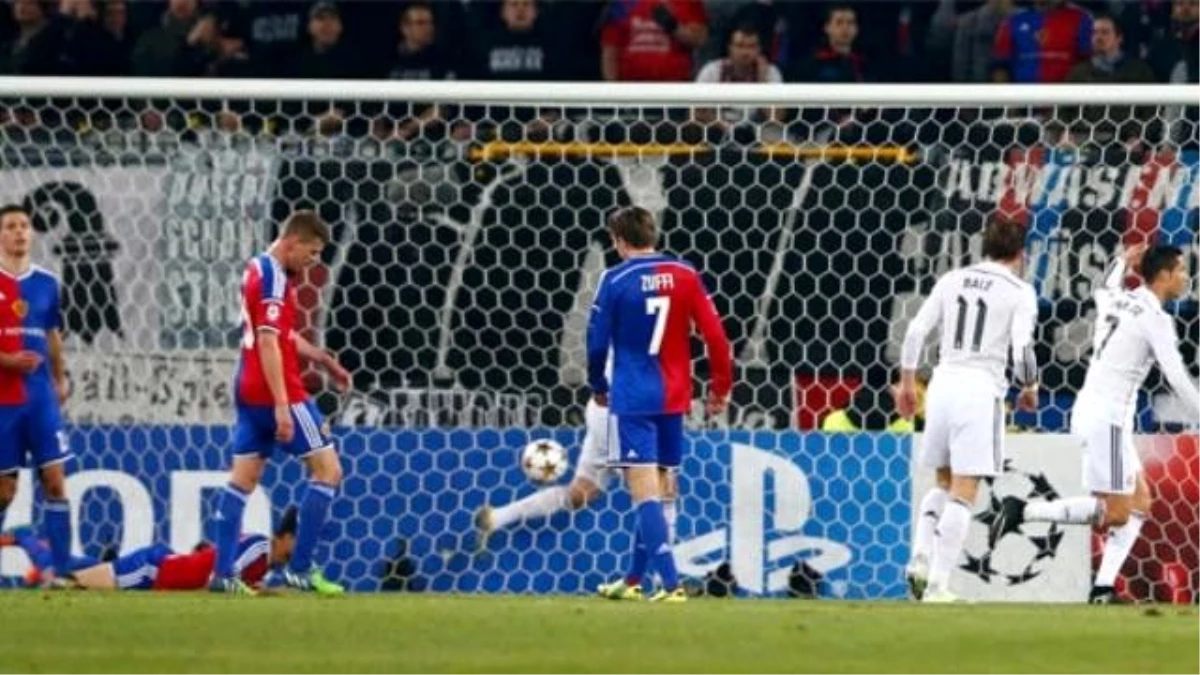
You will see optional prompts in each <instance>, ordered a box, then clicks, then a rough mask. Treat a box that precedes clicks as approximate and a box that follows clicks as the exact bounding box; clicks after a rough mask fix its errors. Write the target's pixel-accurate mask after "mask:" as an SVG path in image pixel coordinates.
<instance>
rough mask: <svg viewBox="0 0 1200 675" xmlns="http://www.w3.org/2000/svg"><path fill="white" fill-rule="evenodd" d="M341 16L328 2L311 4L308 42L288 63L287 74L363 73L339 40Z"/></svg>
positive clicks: (320, 76)
mask: <svg viewBox="0 0 1200 675" xmlns="http://www.w3.org/2000/svg"><path fill="white" fill-rule="evenodd" d="M342 30H343V26H342V16H341V14H340V13H339V12H338V8H337V5H335V4H333V3H332V2H318V3H317V4H315V5H313V8H312V11H311V12H310V13H309V18H308V44H307V45H306V46H305V47H304V49H303V50H301V52H300V54H299V55H298V56H297V57H296V59H295V62H294V63H293V65H292V70H291V76H292V77H299V78H306V79H316V80H336V79H353V78H357V77H362V76H363V75H364V64H363V63H362V62H361V59H360V58H359V56H358V55H357V54H355V53H354V51H353V50H352V49H351V48H350V47H349V46H348V45H347V44H346V42H345V41H343V40H342Z"/></svg>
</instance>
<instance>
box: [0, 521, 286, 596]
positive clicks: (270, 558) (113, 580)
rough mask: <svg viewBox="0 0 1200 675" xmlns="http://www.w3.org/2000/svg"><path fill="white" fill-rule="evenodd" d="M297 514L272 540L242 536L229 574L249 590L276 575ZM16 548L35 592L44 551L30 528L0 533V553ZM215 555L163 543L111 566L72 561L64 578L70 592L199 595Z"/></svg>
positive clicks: (46, 562)
mask: <svg viewBox="0 0 1200 675" xmlns="http://www.w3.org/2000/svg"><path fill="white" fill-rule="evenodd" d="M296 516H297V513H296V508H295V507H291V508H289V509H288V510H287V511H285V512H284V514H283V519H282V520H281V521H280V523H279V527H277V528H276V529H275V533H274V534H273V535H272V536H271V537H269V538H268V537H266V536H264V535H261V534H249V535H245V536H243V537H242V538H241V540H240V541H239V542H238V546H237V557H236V559H235V560H234V571H235V573H236V574H237V575H238V577H240V578H241V580H242V581H243V582H244V583H245V584H246V585H247V586H249V587H251V588H258V587H260V586H261V585H262V583H263V579H264V577H266V575H267V572H269V571H270V570H274V569H280V568H282V567H283V566H284V565H286V564H287V563H288V561H289V560H290V559H291V557H292V548H293V547H294V546H295V541H296ZM5 546H17V547H19V548H21V549H22V550H23V551H25V554H26V555H27V556H29V560H30V563H31V568H30V570H29V572H28V573H27V574H26V576H25V583H26V584H27V585H30V586H36V585H37V584H38V583H40V581H41V575H42V570H46V569H48V568H50V567H51V566H52V560H53V558H52V556H51V553H50V547H49V545H48V544H47V543H46V542H45V541H43V540H41V539H39V538H38V537H37V536H36V535H34V534H33V531H32V530H30V529H29V528H17V529H15V530H13V531H11V532H4V533H0V548H3V547H5ZM216 559H217V550H216V549H215V548H214V547H213V546H212V544H210V543H208V542H201V543H200V544H199V545H197V546H196V548H195V549H194V550H192V551H191V552H189V553H176V552H175V551H173V550H172V549H171V547H170V546H167V545H166V544H163V543H156V544H151V545H149V546H144V547H142V548H139V549H135V550H133V551H130V552H129V553H127V554H125V555H123V556H120V557H118V558H116V559H114V560H112V561H107V562H106V561H100V560H96V559H95V558H89V557H86V556H82V557H75V558H72V560H71V572H70V573H69V574H67V575H66V576H65V578H66V579H67V580H68V582H69V583H70V584H71V585H72V586H73V587H75V588H83V589H91V590H122V591H198V590H203V589H205V588H207V587H208V580H209V577H211V576H212V572H213V568H214V566H215V564H216Z"/></svg>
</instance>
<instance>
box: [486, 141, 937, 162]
mask: <svg viewBox="0 0 1200 675" xmlns="http://www.w3.org/2000/svg"><path fill="white" fill-rule="evenodd" d="M718 150H720V148H717V147H715V146H712V145H707V144H703V143H557V142H546V143H530V142H519V143H506V142H502V141H493V142H490V143H484V144H483V145H480V146H478V147H475V148H471V151H470V157H471V160H472V161H476V162H490V161H493V160H496V159H504V158H506V157H510V156H512V155H533V156H537V157H555V158H561V157H573V158H588V157H674V156H679V155H696V154H704V153H709V152H717V151H718ZM746 152H748V153H749V154H752V155H764V156H766V157H770V158H772V159H822V160H827V161H852V162H853V161H865V162H891V163H899V164H911V163H913V162H915V161H917V153H916V152H913V151H912V150H910V149H908V148H905V147H902V146H897V145H854V146H847V145H828V146H803V145H793V144H791V143H767V144H762V145H755V146H751V147H749V148H747V149H746Z"/></svg>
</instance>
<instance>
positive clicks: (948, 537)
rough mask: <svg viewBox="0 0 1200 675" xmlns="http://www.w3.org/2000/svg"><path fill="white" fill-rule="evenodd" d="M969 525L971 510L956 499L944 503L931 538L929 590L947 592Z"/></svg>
mask: <svg viewBox="0 0 1200 675" xmlns="http://www.w3.org/2000/svg"><path fill="white" fill-rule="evenodd" d="M970 524H971V508H970V507H969V506H967V505H966V504H965V503H963V502H961V501H959V500H957V499H949V500H947V501H946V506H945V508H943V509H942V517H941V518H939V519H938V523H937V530H936V532H935V533H934V538H933V560H932V562H931V564H930V565H929V588H931V589H937V590H942V591H945V590H949V587H950V572H952V571H953V570H954V566H955V564H956V563H957V562H958V557H959V556H960V555H962V548H963V542H965V541H966V539H967V528H968V527H969V526H970Z"/></svg>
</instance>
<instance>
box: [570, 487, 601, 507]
mask: <svg viewBox="0 0 1200 675" xmlns="http://www.w3.org/2000/svg"><path fill="white" fill-rule="evenodd" d="M599 494H600V490H599V489H598V488H597V487H596V486H595V485H593V484H592V483H591V481H588V480H586V479H580V480H576V481H573V482H572V483H571V486H570V487H569V488H567V506H568V507H570V508H571V509H572V510H575V511H578V510H579V509H582V508H583V507H585V506H587V505H588V503H589V502H591V501H592V500H593V499H595V498H596V496H597V495H599Z"/></svg>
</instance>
